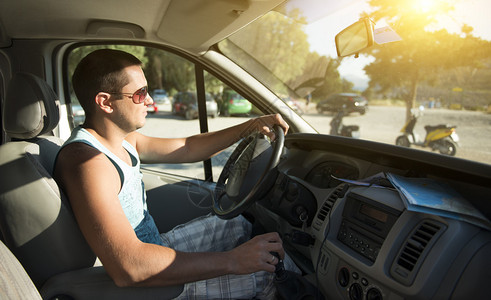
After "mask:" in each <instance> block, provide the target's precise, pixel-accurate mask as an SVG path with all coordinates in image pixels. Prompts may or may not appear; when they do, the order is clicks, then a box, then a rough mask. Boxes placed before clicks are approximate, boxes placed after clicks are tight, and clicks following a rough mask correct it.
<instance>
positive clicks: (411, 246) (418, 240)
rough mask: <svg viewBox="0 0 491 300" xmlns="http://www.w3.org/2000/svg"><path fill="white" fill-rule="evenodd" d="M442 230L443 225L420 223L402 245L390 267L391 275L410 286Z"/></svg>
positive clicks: (433, 222)
mask: <svg viewBox="0 0 491 300" xmlns="http://www.w3.org/2000/svg"><path fill="white" fill-rule="evenodd" d="M444 229H445V225H443V224H441V223H439V222H436V221H433V220H426V221H423V222H422V223H420V224H419V225H418V226H417V227H416V228H415V230H413V232H412V233H411V235H409V238H408V239H407V240H406V241H405V242H404V243H403V247H402V249H401V251H400V252H399V255H398V256H397V257H396V260H395V262H394V264H393V265H392V268H391V275H392V276H393V277H394V278H395V279H397V280H398V281H399V282H401V283H403V284H406V285H410V284H412V282H413V280H414V277H415V276H416V274H417V273H418V270H419V268H420V266H421V264H422V263H423V261H424V258H425V257H426V255H427V253H428V251H429V250H430V249H431V247H432V246H433V244H434V243H435V242H436V240H437V239H438V237H439V236H440V234H441V233H442V232H443V231H444Z"/></svg>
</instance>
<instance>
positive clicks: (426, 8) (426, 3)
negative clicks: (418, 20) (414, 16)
mask: <svg viewBox="0 0 491 300" xmlns="http://www.w3.org/2000/svg"><path fill="white" fill-rule="evenodd" d="M414 6H415V7H414V8H415V9H416V10H421V11H422V12H423V13H428V12H430V11H431V10H433V9H434V7H435V1H434V0H419V1H415V4H414Z"/></svg>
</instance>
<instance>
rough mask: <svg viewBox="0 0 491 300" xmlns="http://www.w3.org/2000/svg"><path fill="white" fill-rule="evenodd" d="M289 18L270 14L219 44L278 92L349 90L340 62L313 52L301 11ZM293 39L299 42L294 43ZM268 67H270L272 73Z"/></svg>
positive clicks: (324, 93) (324, 94) (316, 95)
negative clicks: (340, 72) (341, 75)
mask: <svg viewBox="0 0 491 300" xmlns="http://www.w3.org/2000/svg"><path fill="white" fill-rule="evenodd" d="M291 14H292V15H291V16H290V17H286V16H284V15H282V14H279V13H268V14H266V15H265V16H263V17H262V18H261V19H259V20H256V21H255V22H254V23H252V24H250V25H249V26H247V27H246V28H244V29H242V30H241V31H239V32H237V33H236V34H234V35H233V36H231V37H230V38H229V39H228V40H226V41H223V42H221V43H220V44H219V46H220V50H222V51H223V52H224V53H225V54H226V55H227V56H228V57H230V58H232V59H233V60H234V61H236V62H237V63H238V64H239V65H241V66H243V67H245V68H246V69H247V70H248V71H250V72H251V73H253V74H255V75H258V74H259V75H258V76H259V80H261V81H262V82H263V83H265V84H266V85H267V86H269V87H270V88H271V89H272V90H275V91H277V92H279V93H282V94H285V95H287V94H288V95H290V96H292V97H294V98H297V97H306V96H307V95H308V94H309V93H312V97H313V100H314V101H316V100H319V99H324V98H325V97H327V96H328V95H329V94H332V93H336V92H341V91H344V92H348V91H351V90H352V88H353V84H352V83H350V82H348V81H346V80H343V79H341V78H340V75H339V72H338V71H337V68H338V66H339V63H340V61H339V60H337V59H332V58H330V57H326V56H321V55H319V54H318V53H316V52H310V45H309V42H308V40H307V34H306V33H305V31H304V28H303V25H302V24H300V23H298V22H295V21H294V20H298V19H301V18H300V17H299V15H298V12H296V11H293V12H291ZM292 41H296V42H295V43H293V42H292ZM267 70H270V71H271V72H272V74H273V76H271V73H270V72H269V71H267Z"/></svg>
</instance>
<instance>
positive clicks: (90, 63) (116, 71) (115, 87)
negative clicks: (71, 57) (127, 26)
mask: <svg viewBox="0 0 491 300" xmlns="http://www.w3.org/2000/svg"><path fill="white" fill-rule="evenodd" d="M135 65H138V66H141V65H142V62H141V61H140V60H139V59H138V58H136V57H135V56H133V55H132V54H129V53H127V52H124V51H120V50H114V49H100V50H95V51H93V52H91V53H89V54H88V55H87V56H85V57H84V58H83V59H82V60H81V61H80V62H79V64H78V65H77V67H76V68H75V71H74V72H73V76H72V84H73V90H74V91H75V95H77V98H78V101H79V102H80V105H81V106H82V108H83V109H84V111H85V114H86V116H90V115H91V114H92V112H93V110H94V107H95V106H94V101H93V100H94V98H95V96H96V95H97V94H98V93H99V92H111V93H118V92H121V91H122V89H123V87H124V86H125V85H127V84H128V83H129V78H128V76H127V74H126V72H123V69H124V68H126V67H129V66H135Z"/></svg>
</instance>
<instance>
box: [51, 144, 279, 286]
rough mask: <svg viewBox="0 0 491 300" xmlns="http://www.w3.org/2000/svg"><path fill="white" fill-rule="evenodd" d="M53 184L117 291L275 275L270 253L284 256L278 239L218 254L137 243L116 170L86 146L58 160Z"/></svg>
mask: <svg viewBox="0 0 491 300" xmlns="http://www.w3.org/2000/svg"><path fill="white" fill-rule="evenodd" d="M55 178H56V179H57V181H58V183H59V184H60V185H61V186H62V188H63V189H64V191H65V192H66V193H67V196H68V198H69V199H70V203H71V206H72V209H73V212H74V214H75V217H76V219H77V222H78V224H79V227H80V229H81V231H82V233H83V235H84V237H85V238H86V240H87V242H88V244H89V245H90V247H91V248H92V250H93V251H94V253H95V254H96V255H97V256H98V257H99V258H100V260H101V261H102V263H103V265H104V268H105V269H106V271H107V272H108V274H109V275H110V276H111V278H113V280H114V281H115V283H116V284H117V285H118V286H134V285H142V286H163V285H174V284H181V283H185V282H192V281H198V280H203V279H208V278H213V277H217V276H221V275H224V274H248V273H252V272H256V271H260V270H265V271H269V272H273V271H274V269H275V267H274V264H271V263H269V261H270V258H271V254H270V252H272V251H274V252H278V253H280V255H281V256H283V255H284V251H283V247H282V245H281V240H280V238H279V236H278V234H276V233H270V234H266V235H262V236H257V237H255V238H253V239H252V240H250V241H248V242H246V243H244V244H242V245H241V246H239V247H237V248H235V249H233V250H231V251H227V252H222V253H216V252H215V253H183V252H178V251H174V250H173V249H170V248H167V247H163V246H159V245H154V244H146V243H143V242H141V241H140V240H139V239H138V238H137V236H136V234H135V232H134V230H133V228H132V227H131V225H130V223H129V222H128V220H127V218H126V216H125V214H124V212H123V209H122V208H121V205H120V203H119V199H118V196H117V195H118V193H119V191H120V189H121V182H120V180H119V175H118V173H117V171H116V168H115V167H114V166H113V165H112V163H111V162H110V161H109V159H108V158H107V157H106V156H105V155H104V154H102V153H100V152H99V151H98V150H96V149H94V148H92V147H90V146H88V145H85V144H82V143H74V144H70V145H68V146H66V147H65V148H64V149H63V150H62V151H61V152H60V155H59V157H58V161H57V165H56V169H55ZM275 263H276V261H275Z"/></svg>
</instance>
